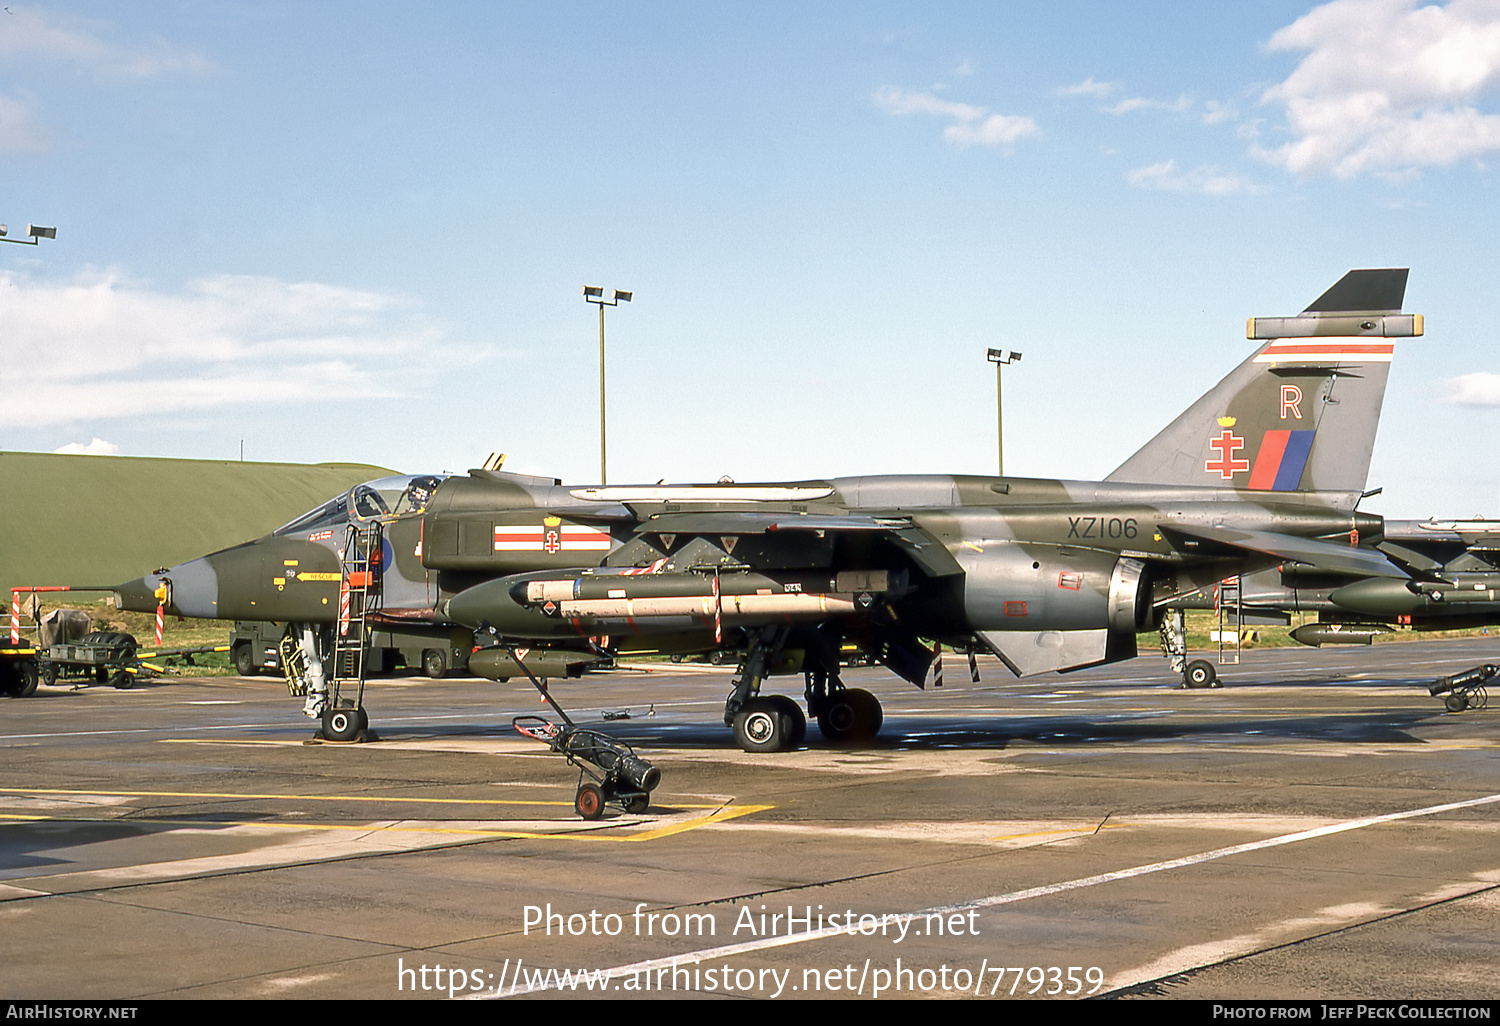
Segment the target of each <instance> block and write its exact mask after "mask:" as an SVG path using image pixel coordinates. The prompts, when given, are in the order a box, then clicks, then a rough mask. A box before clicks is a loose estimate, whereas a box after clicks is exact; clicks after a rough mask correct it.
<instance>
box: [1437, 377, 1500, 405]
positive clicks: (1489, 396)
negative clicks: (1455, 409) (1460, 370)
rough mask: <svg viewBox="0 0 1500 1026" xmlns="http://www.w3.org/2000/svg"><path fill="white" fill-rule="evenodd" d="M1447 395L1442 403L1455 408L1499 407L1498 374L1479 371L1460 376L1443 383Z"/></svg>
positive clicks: (1499, 380)
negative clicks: (1452, 405) (1450, 404)
mask: <svg viewBox="0 0 1500 1026" xmlns="http://www.w3.org/2000/svg"><path fill="white" fill-rule="evenodd" d="M1444 384H1445V385H1446V386H1447V390H1448V394H1447V395H1445V396H1444V397H1443V402H1445V403H1453V404H1454V405H1456V406H1500V374H1491V373H1489V372H1487V371H1480V372H1478V373H1475V374H1461V375H1459V376H1458V377H1456V378H1450V379H1449V380H1448V381H1446V382H1445V383H1444Z"/></svg>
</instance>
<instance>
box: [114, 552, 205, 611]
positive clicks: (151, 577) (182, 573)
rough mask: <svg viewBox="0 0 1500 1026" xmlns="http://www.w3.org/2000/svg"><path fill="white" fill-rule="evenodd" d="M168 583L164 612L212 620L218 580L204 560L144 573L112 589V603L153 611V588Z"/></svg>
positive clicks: (154, 598) (123, 607) (122, 606)
mask: <svg viewBox="0 0 1500 1026" xmlns="http://www.w3.org/2000/svg"><path fill="white" fill-rule="evenodd" d="M163 580H166V581H169V582H171V583H170V585H169V596H170V597H169V599H168V602H167V611H168V612H170V613H171V614H172V615H174V616H197V617H203V618H205V619H214V618H216V617H217V616H218V615H219V611H218V605H219V603H218V598H219V579H218V575H217V574H216V573H215V572H214V568H213V565H212V564H211V563H209V561H208V560H207V559H194V560H190V561H189V562H186V563H182V564H180V565H178V566H174V567H172V568H171V569H169V570H167V571H166V573H161V574H154V573H153V574H147V575H146V576H145V577H138V578H136V579H135V580H133V581H126V582H125V583H124V584H122V585H120V586H119V587H117V588H115V591H114V593H115V603H116V605H118V606H119V608H121V609H129V610H133V611H135V612H138V613H154V612H156V606H157V597H156V591H157V589H158V588H160V587H161V584H162V581H163Z"/></svg>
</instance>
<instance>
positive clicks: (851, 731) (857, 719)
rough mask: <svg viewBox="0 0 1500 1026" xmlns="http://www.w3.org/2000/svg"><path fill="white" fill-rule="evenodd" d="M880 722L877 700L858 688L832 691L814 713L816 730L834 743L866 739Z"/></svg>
mask: <svg viewBox="0 0 1500 1026" xmlns="http://www.w3.org/2000/svg"><path fill="white" fill-rule="evenodd" d="M884 722H885V710H883V709H882V708H881V707H880V699H878V698H876V697H875V696H874V695H872V694H870V693H869V692H868V691H865V690H864V689H862V688H845V689H844V690H843V691H839V692H836V693H835V694H833V695H831V696H830V697H829V700H828V702H827V703H826V704H825V706H824V708H823V711H822V712H821V713H819V714H818V729H819V730H820V731H822V732H823V736H824V737H826V738H827V739H828V740H830V741H833V742H835V743H836V744H849V743H859V742H863V741H869V740H870V739H871V738H873V737H874V736H875V735H876V734H878V733H879V732H880V726H881V724H882V723H884Z"/></svg>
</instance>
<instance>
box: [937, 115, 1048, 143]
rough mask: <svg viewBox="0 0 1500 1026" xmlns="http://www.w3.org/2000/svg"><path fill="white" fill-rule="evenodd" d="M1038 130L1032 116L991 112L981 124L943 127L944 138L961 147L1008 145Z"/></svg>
mask: <svg viewBox="0 0 1500 1026" xmlns="http://www.w3.org/2000/svg"><path fill="white" fill-rule="evenodd" d="M1036 132H1037V127H1036V122H1035V121H1033V120H1031V119H1030V118H1027V117H1012V116H1008V115H1005V114H991V115H990V116H989V117H987V118H985V119H984V120H983V121H982V122H980V123H979V124H958V125H949V126H948V127H947V128H945V129H943V138H944V139H947V140H948V141H949V142H951V143H953V145H955V146H958V147H961V148H962V147H968V146H1008V145H1010V144H1011V143H1013V142H1015V141H1016V140H1017V139H1023V138H1025V137H1026V136H1028V135H1035V134H1036Z"/></svg>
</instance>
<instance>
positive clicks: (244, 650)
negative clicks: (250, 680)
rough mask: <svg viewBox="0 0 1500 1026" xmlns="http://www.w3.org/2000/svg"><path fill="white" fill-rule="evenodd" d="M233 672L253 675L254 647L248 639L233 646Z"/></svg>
mask: <svg viewBox="0 0 1500 1026" xmlns="http://www.w3.org/2000/svg"><path fill="white" fill-rule="evenodd" d="M234 672H235V673H237V674H239V675H240V676H241V677H253V676H255V649H254V648H252V647H251V646H250V642H248V641H242V642H240V643H239V644H238V645H236V646H234Z"/></svg>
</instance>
